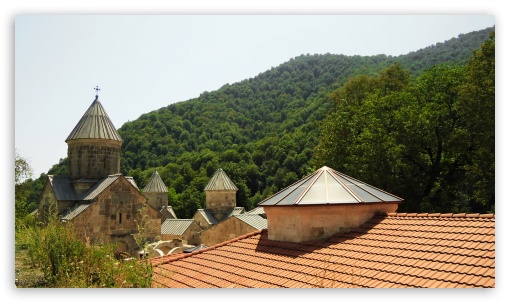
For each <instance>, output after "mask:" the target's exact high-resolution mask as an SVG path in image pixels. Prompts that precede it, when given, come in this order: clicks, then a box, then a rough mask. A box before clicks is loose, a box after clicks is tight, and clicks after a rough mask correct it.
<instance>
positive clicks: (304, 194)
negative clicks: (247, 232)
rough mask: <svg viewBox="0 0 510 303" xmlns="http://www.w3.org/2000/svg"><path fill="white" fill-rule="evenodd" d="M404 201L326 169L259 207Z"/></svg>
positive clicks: (290, 187)
mask: <svg viewBox="0 0 510 303" xmlns="http://www.w3.org/2000/svg"><path fill="white" fill-rule="evenodd" d="M402 201H403V199H402V198H399V197H397V196H395V195H392V194H390V193H387V192H385V191H383V190H381V189H378V188H376V187H373V186H371V185H369V184H367V183H364V182H362V181H359V180H356V179H354V178H352V177H349V176H347V175H345V174H342V173H340V172H337V171H335V170H333V169H331V168H329V167H327V166H324V167H322V168H320V169H318V170H317V171H316V172H314V173H312V174H310V175H309V176H307V177H305V178H303V179H301V180H300V181H298V182H296V183H294V184H292V185H291V186H289V187H287V188H285V189H283V190H281V191H280V192H278V193H276V194H275V195H273V196H271V197H269V198H267V199H266V200H264V201H262V202H260V203H259V204H258V205H259V206H264V205H319V204H345V203H377V202H402Z"/></svg>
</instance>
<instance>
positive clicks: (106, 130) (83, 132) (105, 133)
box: [66, 96, 122, 142]
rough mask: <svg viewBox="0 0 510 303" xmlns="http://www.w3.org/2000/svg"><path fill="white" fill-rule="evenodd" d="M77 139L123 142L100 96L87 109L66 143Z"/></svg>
mask: <svg viewBox="0 0 510 303" xmlns="http://www.w3.org/2000/svg"><path fill="white" fill-rule="evenodd" d="M76 139H106V140H116V141H122V138H121V137H120V135H119V133H118V132H117V130H116V129H115V126H113V123H112V121H111V120H110V118H109V117H108V114H106V111H105V110H104V108H103V106H102V105H101V102H99V100H98V96H96V99H95V100H94V102H92V104H91V105H90V107H89V108H88V109H87V111H86V112H85V114H84V115H83V117H82V118H81V119H80V121H79V122H78V124H76V126H75V127H74V129H73V131H72V132H71V133H70V134H69V136H68V137H67V139H66V142H67V141H69V140H76Z"/></svg>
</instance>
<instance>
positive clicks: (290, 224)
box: [264, 203, 398, 242]
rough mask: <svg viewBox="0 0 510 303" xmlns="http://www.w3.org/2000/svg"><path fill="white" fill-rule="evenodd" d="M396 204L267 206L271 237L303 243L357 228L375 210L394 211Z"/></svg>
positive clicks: (265, 209) (372, 214) (375, 211)
mask: <svg viewBox="0 0 510 303" xmlns="http://www.w3.org/2000/svg"><path fill="white" fill-rule="evenodd" d="M397 208H398V204H397V203H364V204H330V205H310V206H304V205H300V206H264V211H265V213H266V215H267V230H268V238H269V239H270V240H277V241H289V242H303V241H309V240H315V239H325V238H328V237H330V236H332V235H333V234H336V233H338V232H345V231H347V230H348V229H349V228H353V227H358V226H360V225H361V224H363V223H365V222H366V221H368V220H369V219H370V218H372V217H373V216H374V215H375V214H376V213H386V212H395V211H396V210H397Z"/></svg>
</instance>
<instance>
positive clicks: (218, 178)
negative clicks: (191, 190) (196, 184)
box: [204, 168, 237, 191]
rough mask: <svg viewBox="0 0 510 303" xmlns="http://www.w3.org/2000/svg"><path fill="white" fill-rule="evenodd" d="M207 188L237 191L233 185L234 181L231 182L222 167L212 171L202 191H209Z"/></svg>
mask: <svg viewBox="0 0 510 303" xmlns="http://www.w3.org/2000/svg"><path fill="white" fill-rule="evenodd" d="M209 190H233V191H237V187H236V186H235V184H234V182H232V180H230V178H229V177H228V176H227V174H226V173H225V172H224V171H223V169H221V168H220V169H218V170H217V171H216V172H215V173H214V175H213V176H212V178H211V180H210V181H209V183H208V184H207V186H206V187H205V188H204V191H209Z"/></svg>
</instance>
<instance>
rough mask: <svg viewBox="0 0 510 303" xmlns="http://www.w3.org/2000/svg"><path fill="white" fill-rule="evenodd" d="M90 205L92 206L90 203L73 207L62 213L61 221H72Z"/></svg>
mask: <svg viewBox="0 0 510 303" xmlns="http://www.w3.org/2000/svg"><path fill="white" fill-rule="evenodd" d="M91 205H92V203H85V204H78V205H75V206H74V207H72V208H70V209H68V210H66V211H64V213H63V214H62V220H72V219H73V218H75V217H76V216H78V215H79V214H80V213H82V212H83V211H84V210H86V209H87V208H89V206H91Z"/></svg>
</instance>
